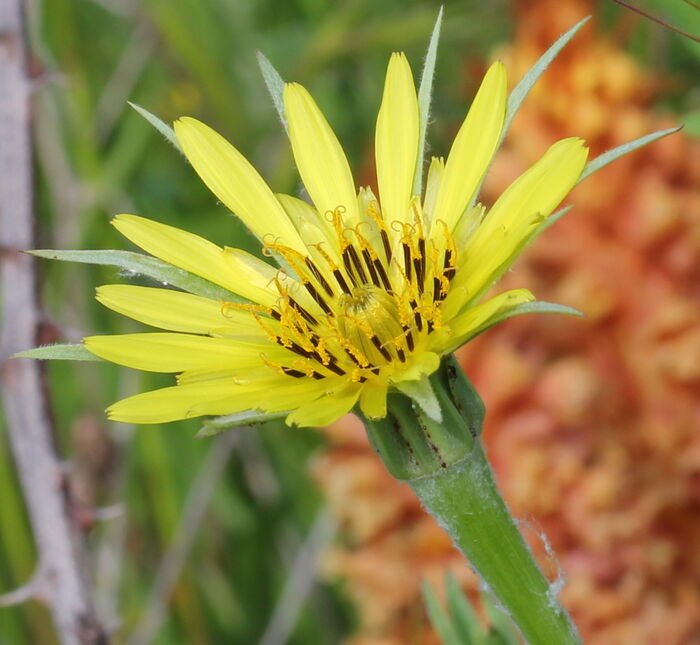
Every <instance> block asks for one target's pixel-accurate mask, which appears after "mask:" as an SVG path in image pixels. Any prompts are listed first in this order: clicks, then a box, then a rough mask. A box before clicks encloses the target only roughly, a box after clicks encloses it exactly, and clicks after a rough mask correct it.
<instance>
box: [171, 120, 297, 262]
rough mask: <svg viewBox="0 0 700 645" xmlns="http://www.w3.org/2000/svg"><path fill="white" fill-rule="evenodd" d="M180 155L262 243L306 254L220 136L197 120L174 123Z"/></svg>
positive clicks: (266, 192)
mask: <svg viewBox="0 0 700 645" xmlns="http://www.w3.org/2000/svg"><path fill="white" fill-rule="evenodd" d="M175 134H176V135H177V140H178V142H179V143H180V146H181V147H182V151H183V152H184V153H185V156H186V157H187V159H188V160H189V162H190V163H191V164H192V167H193V168H194V169H195V170H196V171H197V174H198V175H199V176H200V177H201V178H202V181H203V182H204V183H205V184H206V185H207V186H208V188H209V190H211V191H212V192H213V193H214V194H215V195H216V196H217V197H218V198H219V199H220V200H221V201H222V202H223V203H224V204H226V206H227V207H228V208H229V209H231V211H233V212H234V213H235V214H236V215H238V216H239V217H240V218H241V219H242V220H243V222H244V223H245V225H246V226H247V227H248V228H249V229H250V230H251V231H252V232H253V233H255V235H257V236H258V237H259V238H260V239H261V240H263V241H264V240H265V238H266V236H268V237H269V236H272V238H278V241H279V242H281V243H282V244H285V245H286V246H289V247H291V248H293V249H295V250H296V251H299V252H300V253H305V252H306V246H305V245H304V243H303V242H302V240H301V238H300V237H299V234H298V233H297V232H296V230H295V229H294V227H293V226H292V223H291V222H290V221H289V218H288V217H287V215H286V213H285V212H284V210H283V209H282V207H281V206H280V204H279V202H278V201H277V200H276V199H275V196H274V194H273V193H272V191H271V190H270V188H269V187H268V185H267V184H266V183H265V181H264V179H263V178H262V177H261V176H260V175H259V174H258V172H257V171H256V170H255V168H253V166H252V165H251V164H250V163H249V162H248V160H247V159H246V158H245V157H244V156H243V155H242V154H241V153H240V152H238V150H236V149H235V148H234V147H233V146H232V145H231V144H230V143H229V142H228V141H226V139H224V138H223V137H222V136H221V135H220V134H218V133H217V132H215V131H214V130H212V129H211V128H210V127H209V126H207V125H204V123H201V122H200V121H197V119H192V118H190V117H183V118H181V119H178V120H177V121H176V122H175Z"/></svg>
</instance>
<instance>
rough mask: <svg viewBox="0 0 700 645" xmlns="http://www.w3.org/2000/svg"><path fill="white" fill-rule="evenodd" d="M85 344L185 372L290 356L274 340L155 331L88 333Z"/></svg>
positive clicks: (121, 358)
mask: <svg viewBox="0 0 700 645" xmlns="http://www.w3.org/2000/svg"><path fill="white" fill-rule="evenodd" d="M83 342H84V343H85V347H86V348H87V349H88V350H89V351H90V352H92V353H93V354H95V355H96V356H99V357H100V358H103V359H105V360H107V361H111V362H112V363H117V364H118V365H125V366H126V367H133V368H136V369H139V370H146V371H148V372H183V371H185V370H192V369H200V368H205V367H212V368H214V367H217V366H219V367H231V368H239V367H240V368H244V367H245V368H249V367H256V366H259V365H260V364H262V359H261V358H260V356H261V354H266V355H268V356H269V357H270V358H271V359H272V358H275V357H277V358H279V357H283V358H288V357H289V356H290V352H288V351H287V350H284V349H283V348H282V347H278V346H275V345H272V344H266V343H264V342H263V343H260V342H243V341H241V340H239V339H235V340H234V339H228V338H209V337H207V336H190V335H188V334H170V333H166V332H162V333H160V332H154V333H145V334H122V335H116V336H109V335H106V336H88V337H87V338H85V339H84V341H83Z"/></svg>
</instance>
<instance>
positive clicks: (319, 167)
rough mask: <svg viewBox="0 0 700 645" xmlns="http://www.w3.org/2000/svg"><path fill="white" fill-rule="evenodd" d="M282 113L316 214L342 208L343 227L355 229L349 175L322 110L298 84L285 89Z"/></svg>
mask: <svg viewBox="0 0 700 645" xmlns="http://www.w3.org/2000/svg"><path fill="white" fill-rule="evenodd" d="M284 110H285V114H286V115H287V120H288V123H289V138H290V141H291V142H292V150H293V152H294V159H295V160H296V163H297V168H298V169H299V174H300V175H301V179H302V181H303V182H304V186H305V187H306V190H307V191H308V193H309V196H310V197H311V199H312V200H313V202H314V204H315V205H316V208H317V209H318V211H319V213H320V214H321V216H322V217H323V216H324V215H325V214H326V213H327V212H328V211H334V210H335V209H336V208H338V207H342V208H343V209H344V211H345V212H344V215H343V219H344V221H345V224H346V225H348V226H354V225H355V224H356V223H357V217H358V214H357V199H356V196H355V184H354V182H353V179H352V173H351V172H350V166H349V165H348V160H347V158H346V157H345V153H344V152H343V149H342V148H341V146H340V143H339V142H338V139H337V138H336V136H335V134H334V132H333V130H331V127H330V126H329V125H328V122H327V121H326V119H325V117H324V116H323V114H322V113H321V110H320V109H319V108H318V106H317V105H316V103H315V102H314V100H313V99H312V98H311V95H310V94H309V93H308V92H307V91H306V90H305V89H304V88H303V87H302V86H301V85H298V84H297V83H289V84H287V85H286V86H285V88H284Z"/></svg>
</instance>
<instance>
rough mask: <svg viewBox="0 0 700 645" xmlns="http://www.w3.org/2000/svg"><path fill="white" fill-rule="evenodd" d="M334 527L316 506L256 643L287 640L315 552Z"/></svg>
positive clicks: (312, 572)
mask: <svg viewBox="0 0 700 645" xmlns="http://www.w3.org/2000/svg"><path fill="white" fill-rule="evenodd" d="M335 530H336V523H335V520H334V519H333V518H332V517H331V516H330V515H329V513H328V510H327V509H322V510H320V511H319V513H318V515H317V516H316V519H315V520H314V523H313V526H312V527H311V530H310V531H309V535H308V537H307V538H306V541H305V542H304V544H303V545H302V546H301V548H300V549H299V552H298V553H297V556H296V558H295V559H294V562H293V563H292V566H291V569H290V571H289V576H288V577H287V580H286V582H285V585H284V589H282V593H281V594H280V597H279V600H278V601H277V605H276V606H275V610H274V612H273V613H272V617H271V618H270V622H269V623H268V625H267V628H266V629H265V633H264V634H263V636H262V638H261V639H260V645H284V644H285V643H287V642H289V636H290V634H291V632H292V630H293V629H294V626H295V625H296V622H297V619H298V617H299V613H300V612H301V610H302V609H303V608H304V604H305V602H306V598H307V596H308V595H309V593H310V592H311V590H312V589H313V586H314V583H315V582H316V574H317V569H318V559H319V556H320V555H321V553H322V552H323V551H324V550H325V548H326V547H327V546H328V544H329V543H330V541H331V540H332V539H333V536H334V535H335Z"/></svg>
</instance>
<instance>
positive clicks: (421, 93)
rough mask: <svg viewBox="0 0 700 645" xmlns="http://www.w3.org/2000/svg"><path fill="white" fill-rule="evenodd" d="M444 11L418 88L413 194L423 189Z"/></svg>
mask: <svg viewBox="0 0 700 645" xmlns="http://www.w3.org/2000/svg"><path fill="white" fill-rule="evenodd" d="M442 11H443V8H442V7H440V11H439V12H438V15H437V18H436V20H435V26H434V27H433V33H432V34H431V36H430V43H429V45H428V51H427V53H426V55H425V63H424V64H423V74H422V76H421V79H420V87H419V88H418V114H419V128H420V129H419V135H418V159H417V160H416V174H415V176H414V179H413V194H414V195H420V194H421V192H422V190H423V159H424V155H425V136H426V131H427V128H428V119H429V118H430V101H431V98H432V95H433V77H434V76H435V60H436V59H437V48H438V42H439V40H440V28H441V26H442Z"/></svg>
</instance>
